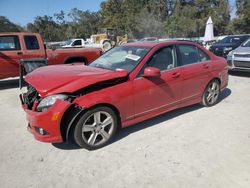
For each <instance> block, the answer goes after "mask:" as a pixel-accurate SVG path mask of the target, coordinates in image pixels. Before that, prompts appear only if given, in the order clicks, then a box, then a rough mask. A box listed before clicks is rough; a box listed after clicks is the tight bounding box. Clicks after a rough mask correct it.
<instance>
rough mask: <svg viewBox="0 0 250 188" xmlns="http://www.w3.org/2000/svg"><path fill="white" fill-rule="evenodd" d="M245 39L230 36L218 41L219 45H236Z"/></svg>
mask: <svg viewBox="0 0 250 188" xmlns="http://www.w3.org/2000/svg"><path fill="white" fill-rule="evenodd" d="M244 40H245V37H242V36H230V37H226V38H224V39H222V40H220V41H219V43H238V42H243V41H244Z"/></svg>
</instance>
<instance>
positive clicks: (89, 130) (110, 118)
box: [74, 106, 118, 150]
mask: <svg viewBox="0 0 250 188" xmlns="http://www.w3.org/2000/svg"><path fill="white" fill-rule="evenodd" d="M117 125H118V119H117V116H116V114H115V112H114V111H113V110H112V109H110V108H109V107H105V106H99V107H95V108H93V109H90V110H89V111H87V112H86V113H84V114H83V116H82V117H81V119H80V120H79V121H78V123H77V124H76V127H75V130H74V139H75V142H76V143H77V144H78V145H79V146H80V147H82V148H86V149H88V150H95V149H98V148H101V147H103V146H105V145H107V144H108V143H109V142H110V141H111V139H112V137H113V136H114V134H115V133H116V130H117Z"/></svg>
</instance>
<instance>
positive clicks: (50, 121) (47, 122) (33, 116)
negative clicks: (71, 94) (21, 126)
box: [20, 96, 71, 143]
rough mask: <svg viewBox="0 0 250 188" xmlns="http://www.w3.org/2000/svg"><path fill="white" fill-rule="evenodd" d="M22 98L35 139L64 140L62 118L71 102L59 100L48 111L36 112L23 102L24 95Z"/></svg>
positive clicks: (42, 140)
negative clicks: (61, 126) (40, 130)
mask: <svg viewBox="0 0 250 188" xmlns="http://www.w3.org/2000/svg"><path fill="white" fill-rule="evenodd" d="M20 98H21V102H22V107H23V109H24V111H25V112H26V119H27V121H28V130H29V132H30V133H32V134H33V135H34V137H35V139H36V140H39V141H41V142H51V143H55V142H63V138H62V135H61V130H60V124H61V119H62V117H63V114H64V112H65V111H66V110H67V109H68V107H69V106H70V105H71V103H69V102H68V101H63V100H57V101H56V102H55V104H54V105H53V106H51V107H50V108H49V109H48V110H47V111H45V112H36V111H33V110H29V109H28V108H27V105H25V104H24V103H23V101H22V96H20ZM39 129H42V130H43V132H44V134H41V132H39Z"/></svg>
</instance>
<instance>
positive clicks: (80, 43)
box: [72, 40, 82, 46]
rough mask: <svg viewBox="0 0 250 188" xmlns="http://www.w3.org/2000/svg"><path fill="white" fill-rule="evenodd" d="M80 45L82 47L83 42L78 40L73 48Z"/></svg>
mask: <svg viewBox="0 0 250 188" xmlns="http://www.w3.org/2000/svg"><path fill="white" fill-rule="evenodd" d="M78 45H82V41H81V40H76V41H75V42H74V43H73V44H72V46H78Z"/></svg>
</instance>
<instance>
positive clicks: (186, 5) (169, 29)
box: [0, 0, 250, 41]
mask: <svg viewBox="0 0 250 188" xmlns="http://www.w3.org/2000/svg"><path fill="white" fill-rule="evenodd" d="M236 7H237V12H236V13H237V17H236V18H235V19H233V20H230V11H231V10H230V6H229V0H106V1H103V2H102V3H101V9H100V11H98V12H90V11H82V10H80V9H77V8H74V9H72V10H71V11H70V12H69V13H68V14H67V13H65V12H64V11H60V12H59V13H55V14H54V16H53V17H51V16H47V15H44V16H37V17H36V18H35V20H34V22H33V23H29V24H28V25H27V30H28V31H31V32H40V33H41V34H42V35H43V38H44V39H45V41H61V40H67V39H69V38H89V37H90V36H91V35H92V34H96V33H97V31H98V30H99V29H100V28H114V29H116V30H117V31H118V34H120V35H123V34H128V35H129V37H131V38H132V37H133V38H143V37H148V36H155V37H185V38H186V37H199V36H201V37H202V36H203V35H204V31H205V26H206V22H207V19H208V17H209V16H211V17H212V20H213V23H214V34H215V35H225V34H238V33H239V34H243V33H249V31H250V1H249V0H236ZM22 30H23V29H22V28H21V27H20V26H18V25H16V24H13V23H11V22H10V21H9V20H8V19H7V18H5V17H3V16H0V32H6V31H22Z"/></svg>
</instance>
